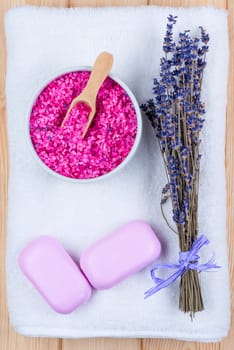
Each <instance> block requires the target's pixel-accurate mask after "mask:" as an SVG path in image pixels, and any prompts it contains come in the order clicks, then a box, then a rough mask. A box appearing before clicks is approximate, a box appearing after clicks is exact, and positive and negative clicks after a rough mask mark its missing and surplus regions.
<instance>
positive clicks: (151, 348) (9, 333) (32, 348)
mask: <svg viewBox="0 0 234 350" xmlns="http://www.w3.org/2000/svg"><path fill="white" fill-rule="evenodd" d="M26 4H27V5H29V4H31V5H40V6H64V7H76V6H136V5H147V4H151V5H159V6H205V5H213V6H216V7H219V8H226V9H228V11H229V40H230V64H229V85H228V108H227V133H226V179H227V204H228V215H227V225H228V233H229V236H228V246H229V267H230V283H231V296H232V315H234V308H233V305H234V237H233V231H234V181H233V178H234V117H233V115H234V98H233V96H234V1H233V0H150V1H144V0H111V1H109V0H1V1H0V67H1V69H0V247H1V256H0V278H1V282H2V283H1V284H0V350H199V349H200V350H232V349H234V322H232V327H231V329H230V332H229V336H228V337H227V338H226V339H225V340H224V341H223V342H221V343H217V344H212V343H208V344H202V343H192V342H181V341H176V340H161V339H142V340H140V339H105V338H100V339H95V338H94V339H82V340H61V339H45V338H36V339H31V338H25V337H22V336H20V335H18V334H16V333H15V332H14V330H13V329H12V328H11V326H10V324H9V320H8V313H7V307H6V292H5V283H4V281H5V243H6V222H7V219H6V215H7V177H8V151H7V134H6V121H5V92H4V86H5V68H6V58H5V39H4V31H3V15H4V13H5V12H6V11H7V9H9V8H10V7H14V6H20V5H26Z"/></svg>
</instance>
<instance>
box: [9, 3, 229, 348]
mask: <svg viewBox="0 0 234 350" xmlns="http://www.w3.org/2000/svg"><path fill="white" fill-rule="evenodd" d="M169 13H172V14H173V15H178V23H177V25H176V26H175V37H176V36H177V35H178V32H179V31H182V30H184V29H190V30H191V31H192V33H195V34H198V27H199V26H200V25H202V26H204V27H205V28H206V29H207V31H208V32H209V34H210V50H209V53H208V55H207V62H208V65H207V68H206V70H205V77H204V84H203V100H204V101H205V103H206V110H207V113H206V116H205V118H206V122H205V124H204V129H203V131H202V140H203V143H202V153H203V158H202V161H201V177H200V182H201V185H200V198H199V227H200V233H203V234H205V235H206V236H207V237H208V238H209V239H210V241H211V244H210V245H209V246H207V247H206V248H204V249H203V250H202V251H201V261H204V262H205V261H207V260H208V259H209V258H210V256H211V255H212V253H213V251H215V254H216V261H217V263H218V264H219V265H221V266H222V269H220V270H218V271H216V272H209V273H207V272H203V273H201V286H202V292H203V296H204V303H205V311H203V312H201V313H198V314H197V315H196V317H195V319H194V321H193V322H191V321H190V319H189V316H188V315H185V314H183V313H181V312H180V311H179V310H178V292H179V285H178V281H176V282H175V283H174V284H173V285H171V286H169V287H168V288H167V289H164V290H162V291H160V292H159V293H157V294H156V295H154V296H152V297H151V298H149V299H147V300H144V292H145V291H146V290H147V289H149V288H150V287H151V286H152V281H151V279H150V273H149V271H150V267H149V268H147V269H145V270H144V271H142V272H140V273H138V274H136V275H134V276H132V277H130V278H128V279H127V280H125V281H123V282H122V283H120V284H119V285H117V286H116V287H114V288H112V289H109V290H105V291H98V292H94V294H93V296H92V299H91V301H90V302H89V303H87V304H86V305H83V306H81V307H80V308H79V309H77V310H76V311H75V312H73V313H72V314H70V315H59V314H56V313H55V312H54V311H52V310H51V309H50V307H49V306H48V305H47V304H46V302H45V301H44V300H43V299H42V298H41V296H40V295H39V294H38V293H37V291H36V290H35V289H34V288H33V287H32V286H31V285H30V283H29V282H28V281H27V280H26V279H25V277H24V276H23V275H22V273H21V272H20V270H19V267H18V264H17V257H18V254H19V252H20V251H21V249H22V248H23V247H24V246H25V245H26V244H27V243H28V242H29V241H30V240H31V239H33V238H35V237H37V236H39V235H42V234H47V235H51V236H54V237H56V238H58V239H59V240H60V241H61V242H62V244H63V245H64V246H65V248H66V249H67V250H68V251H69V252H70V253H71V254H72V256H73V257H75V258H77V259H78V257H79V255H80V252H81V251H82V250H83V249H84V248H86V247H87V246H88V245H90V244H91V243H93V242H94V241H95V240H97V239H98V238H101V237H103V236H104V235H105V234H107V233H108V232H111V231H112V230H114V229H116V228H117V227H119V226H121V225H123V224H125V223H126V222H128V221H130V220H133V219H143V220H147V221H148V222H150V223H151V224H152V226H153V227H154V229H155V231H156V232H157V233H158V236H159V238H160V239H161V241H162V244H163V253H162V256H161V258H160V260H158V262H161V263H165V262H176V261H177V260H178V252H179V245H178V239H177V236H176V235H175V234H173V233H172V232H171V231H170V230H169V229H168V227H167V225H166V224H165V222H164V221H163V218H162V215H161V213H160V207H159V201H160V193H161V189H162V187H163V186H164V185H165V183H166V178H165V174H164V169H163V165H162V161H161V155H160V152H159V150H158V148H157V142H156V140H155V137H154V135H153V132H152V130H151V127H150V126H149V124H148V122H147V121H145V122H144V131H143V137H142V141H141V145H140V148H139V149H138V151H137V154H136V155H135V157H134V158H133V159H132V161H131V163H129V165H128V166H127V167H126V168H125V169H124V170H122V171H121V172H119V173H117V174H116V175H114V176H113V177H110V178H109V179H106V180H104V181H99V182H96V183H90V184H85V185H81V184H76V183H70V182H66V181H62V180H60V179H57V178H55V177H53V176H52V175H50V174H47V172H46V171H45V170H44V169H41V168H40V166H39V165H38V164H37V162H35V160H34V159H33V158H32V156H31V153H30V150H28V148H27V144H26V141H25V127H26V126H25V123H26V115H27V113H28V111H29V108H30V103H31V102H32V96H33V92H34V91H35V90H36V89H38V88H39V87H40V86H43V83H44V81H45V80H47V79H49V78H50V77H51V76H54V74H56V72H57V71H60V70H64V69H66V68H67V69H68V70H69V67H73V66H79V65H80V66H81V65H92V64H93V62H94V59H95V57H96V56H97V54H98V53H99V52H101V51H103V50H107V51H110V52H112V53H113V55H114V66H113V71H112V72H113V74H114V75H115V76H117V77H119V78H120V79H122V80H123V81H124V82H125V83H126V84H127V85H128V86H129V87H130V89H131V90H132V91H133V93H134V94H135V96H136V97H137V99H138V101H139V103H142V102H144V101H145V100H146V99H148V98H149V97H151V89H152V81H153V78H154V77H157V76H158V75H159V65H160V56H161V55H162V42H163V36H164V33H165V28H166V21H167V16H168V14H169ZM5 26H6V37H7V53H8V58H7V80H6V94H7V116H8V135H9V150H10V178H9V209H8V242H7V293H8V306H9V313H10V319H11V323H12V325H13V326H14V328H15V329H16V331H18V332H20V333H22V334H24V335H28V336H48V337H70V338H81V337H96V336H105V337H106V336H110V337H162V338H177V339H183V340H193V341H212V342H213V341H219V340H220V339H221V338H223V337H224V336H226V334H227V332H228V328H229V319H230V314H229V312H230V311H229V310H230V305H229V281H228V267H227V266H228V265H227V249H226V248H227V247H226V225H225V222H226V198H225V165H224V145H225V110H226V86H227V65H228V38H227V13H226V11H224V10H218V9H214V8H205V7H204V8H186V9H184V8H179V9H176V8H162V7H137V8H134V7H132V8H130V7H129V8H95V9H94V8H78V9H55V8H52V9H51V8H37V7H22V8H16V9H13V10H10V11H9V12H8V13H7V15H6V19H5Z"/></svg>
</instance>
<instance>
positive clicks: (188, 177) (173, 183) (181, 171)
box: [142, 15, 209, 316]
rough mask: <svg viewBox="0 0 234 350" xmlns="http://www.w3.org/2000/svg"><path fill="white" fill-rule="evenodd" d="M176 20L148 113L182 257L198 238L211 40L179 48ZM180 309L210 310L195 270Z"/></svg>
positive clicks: (184, 37)
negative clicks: (204, 99)
mask: <svg viewBox="0 0 234 350" xmlns="http://www.w3.org/2000/svg"><path fill="white" fill-rule="evenodd" d="M176 20H177V16H172V15H169V17H168V23H167V30H166V35H165V38H164V43H163V51H164V54H165V55H164V57H163V58H161V64H160V67H161V71H160V79H159V80H158V79H154V84H153V94H154V99H150V100H148V101H147V103H146V104H145V105H142V109H143V111H144V112H145V114H146V116H147V117H148V118H149V120H150V122H151V124H152V126H153V129H154V131H155V135H156V136H157V138H158V140H159V146H160V150H161V152H162V156H163V160H164V165H165V170H166V174H167V179H168V183H167V184H166V186H165V187H164V189H163V191H162V198H161V207H162V206H163V204H164V203H165V202H166V201H167V199H168V198H171V202H172V210H173V220H174V222H175V224H176V230H175V231H176V233H178V236H179V245H180V251H182V252H186V251H188V250H190V249H191V246H192V243H193V242H194V241H195V240H196V238H197V235H198V217H197V216H198V191H199V169H200V159H201V154H200V153H199V145H200V142H201V139H200V132H201V129H202V127H203V123H204V119H203V115H204V114H205V108H204V103H202V101H201V87H202V79H203V72H204V69H205V66H206V53H207V51H208V42H209V35H208V34H207V33H206V31H205V30H204V29H203V28H202V27H199V28H200V36H199V37H191V35H190V32H189V31H188V30H186V31H184V32H183V33H180V34H179V39H178V42H177V43H176V42H174V41H173V26H174V25H175V23H176ZM163 215H164V214H163ZM164 217H165V216H164ZM165 219H166V218H165ZM166 221H167V220H166ZM167 223H168V221H167ZM169 226H170V225H169ZM179 308H180V310H182V311H184V312H189V313H190V315H192V316H193V315H194V314H195V313H196V312H197V311H201V310H203V309H204V305H203V300H202V295H201V288H200V282H199V276H198V271H196V270H191V269H189V270H187V271H186V272H185V273H184V274H183V275H182V277H181V281H180V300H179Z"/></svg>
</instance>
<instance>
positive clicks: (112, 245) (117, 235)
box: [80, 221, 161, 289]
mask: <svg viewBox="0 0 234 350" xmlns="http://www.w3.org/2000/svg"><path fill="white" fill-rule="evenodd" d="M160 252H161V245H160V242H159V240H158V238H157V237H156V235H155V233H154V231H153V230H152V228H151V226H150V225H149V224H147V223H146V222H144V221H132V222H130V223H128V224H127V225H125V226H123V227H122V228H120V229H118V230H116V231H115V232H113V233H112V234H110V235H108V236H106V237H104V238H103V239H101V240H99V241H97V242H96V243H94V244H93V245H92V246H90V247H88V248H87V249H86V250H85V251H84V252H83V253H82V254H81V257H80V267H81V269H82V271H83V272H84V274H85V275H86V277H87V278H88V280H89V282H90V283H91V284H92V286H93V287H94V288H96V289H105V288H110V287H113V286H114V285H115V284H117V283H118V282H120V281H122V280H123V279H125V278H126V277H128V276H130V275H132V274H133V273H135V272H138V271H140V270H142V269H143V268H145V267H146V266H147V265H149V264H150V263H152V262H153V261H154V260H155V259H157V257H158V256H159V255H160Z"/></svg>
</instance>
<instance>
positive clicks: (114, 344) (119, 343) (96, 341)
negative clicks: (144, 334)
mask: <svg viewBox="0 0 234 350" xmlns="http://www.w3.org/2000/svg"><path fill="white" fill-rule="evenodd" d="M63 350H141V340H140V339H123V338H122V339H112V338H93V339H80V340H77V339H73V340H71V339H66V340H63Z"/></svg>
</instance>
